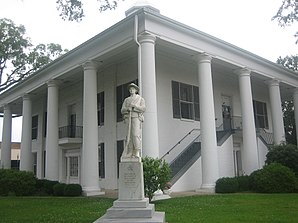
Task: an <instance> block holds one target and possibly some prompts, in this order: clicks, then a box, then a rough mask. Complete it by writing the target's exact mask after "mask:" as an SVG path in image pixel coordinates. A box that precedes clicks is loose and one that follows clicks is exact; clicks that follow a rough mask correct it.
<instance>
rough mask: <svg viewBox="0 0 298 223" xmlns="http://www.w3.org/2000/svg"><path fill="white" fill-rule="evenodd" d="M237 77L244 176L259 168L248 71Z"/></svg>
mask: <svg viewBox="0 0 298 223" xmlns="http://www.w3.org/2000/svg"><path fill="white" fill-rule="evenodd" d="M236 73H237V74H238V75H239V88H240V101H241V112H242V127H243V150H242V154H241V158H242V164H243V171H244V174H246V175H248V174H251V173H252V172H253V171H254V170H256V169H258V168H259V164H258V163H259V160H258V150H257V149H258V148H257V147H258V146H257V136H256V127H255V120H254V111H253V103H252V92H251V80H250V70H247V69H241V70H238V71H237V72H236Z"/></svg>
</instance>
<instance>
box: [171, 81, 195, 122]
mask: <svg viewBox="0 0 298 223" xmlns="http://www.w3.org/2000/svg"><path fill="white" fill-rule="evenodd" d="M172 99H173V117H174V118H183V119H194V120H196V121H198V120H200V106H199V88H198V87H197V86H193V85H188V84H183V83H179V82H176V81H172Z"/></svg>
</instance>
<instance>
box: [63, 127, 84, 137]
mask: <svg viewBox="0 0 298 223" xmlns="http://www.w3.org/2000/svg"><path fill="white" fill-rule="evenodd" d="M61 138H83V126H75V125H67V126H63V127H60V128H59V139H61Z"/></svg>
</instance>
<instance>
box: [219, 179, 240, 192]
mask: <svg viewBox="0 0 298 223" xmlns="http://www.w3.org/2000/svg"><path fill="white" fill-rule="evenodd" d="M238 188H239V183H238V180H237V179H236V178H235V177H223V178H220V179H218V180H217V181H216V185H215V192H216V193H236V192H237V191H238Z"/></svg>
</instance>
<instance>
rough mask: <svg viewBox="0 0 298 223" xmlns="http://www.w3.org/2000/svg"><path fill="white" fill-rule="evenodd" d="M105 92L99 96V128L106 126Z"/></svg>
mask: <svg viewBox="0 0 298 223" xmlns="http://www.w3.org/2000/svg"><path fill="white" fill-rule="evenodd" d="M104 98H105V95H104V92H100V93H98V94H97V122H98V125H99V126H102V125H104V104H105V101H104Z"/></svg>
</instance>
